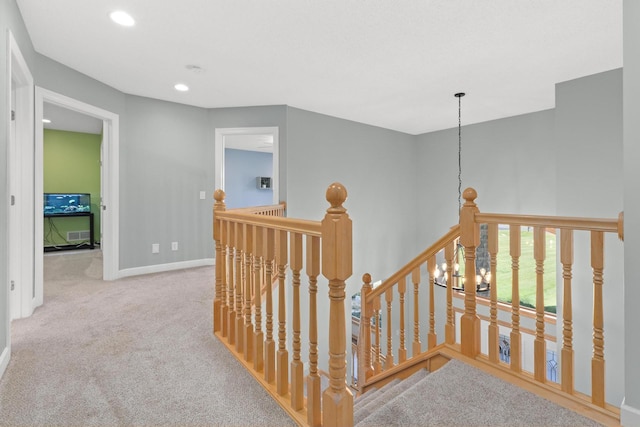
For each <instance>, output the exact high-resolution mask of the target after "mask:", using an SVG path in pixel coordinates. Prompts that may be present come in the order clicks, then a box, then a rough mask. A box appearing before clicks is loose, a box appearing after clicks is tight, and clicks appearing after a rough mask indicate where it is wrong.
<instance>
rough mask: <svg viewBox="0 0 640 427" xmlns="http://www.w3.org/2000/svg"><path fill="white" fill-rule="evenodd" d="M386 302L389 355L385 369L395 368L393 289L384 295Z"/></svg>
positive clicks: (385, 362)
mask: <svg viewBox="0 0 640 427" xmlns="http://www.w3.org/2000/svg"><path fill="white" fill-rule="evenodd" d="M384 300H385V301H386V302H387V319H386V323H387V355H386V358H385V361H384V369H391V368H393V348H392V347H393V340H392V330H393V319H392V317H391V303H392V302H393V288H390V289H388V290H387V291H385V293H384Z"/></svg>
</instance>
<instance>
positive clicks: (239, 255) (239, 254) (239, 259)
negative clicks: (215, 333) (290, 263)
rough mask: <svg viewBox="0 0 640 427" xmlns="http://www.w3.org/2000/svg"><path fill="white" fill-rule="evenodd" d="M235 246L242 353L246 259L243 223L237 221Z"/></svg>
mask: <svg viewBox="0 0 640 427" xmlns="http://www.w3.org/2000/svg"><path fill="white" fill-rule="evenodd" d="M234 226H235V227H234V228H235V246H236V269H235V278H236V326H235V330H236V351H237V352H238V353H242V347H243V344H244V339H243V337H242V333H243V325H244V319H243V317H242V314H243V313H244V311H243V307H242V305H243V304H244V298H243V293H244V284H243V283H244V282H243V281H244V271H243V268H242V267H243V259H244V248H243V246H242V243H243V241H242V239H243V232H242V231H243V230H242V224H240V223H235V224H234Z"/></svg>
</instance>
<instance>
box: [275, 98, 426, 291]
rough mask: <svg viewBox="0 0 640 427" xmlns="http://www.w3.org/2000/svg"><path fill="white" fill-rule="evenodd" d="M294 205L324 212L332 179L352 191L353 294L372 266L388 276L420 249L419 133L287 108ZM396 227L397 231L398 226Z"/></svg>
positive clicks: (299, 213)
mask: <svg viewBox="0 0 640 427" xmlns="http://www.w3.org/2000/svg"><path fill="white" fill-rule="evenodd" d="M287 111H288V114H287V140H288V149H287V156H286V164H287V212H288V216H291V217H295V218H309V219H315V220H320V219H322V218H323V217H324V214H325V212H326V210H327V208H328V207H329V205H328V203H327V201H326V199H325V193H326V190H327V187H328V186H329V185H330V184H331V183H333V182H336V181H337V182H340V183H342V184H343V185H344V186H345V187H346V189H347V191H348V199H347V201H346V203H345V207H346V208H347V212H348V214H349V216H350V217H351V219H352V220H353V222H354V223H353V256H354V257H353V276H352V278H351V279H350V280H349V288H348V293H349V295H351V294H353V293H355V292H357V291H359V290H360V287H361V286H362V283H361V278H362V275H363V274H364V273H367V272H368V273H370V274H371V275H372V276H373V278H374V280H379V279H383V278H384V277H386V276H388V275H390V274H391V273H392V272H394V271H395V270H396V269H398V268H399V267H401V266H402V265H404V264H405V263H406V262H407V260H409V259H411V258H412V257H413V256H415V254H416V237H415V232H414V231H415V228H416V215H415V212H416V208H417V205H416V197H415V194H416V191H418V190H419V188H418V185H417V183H416V182H415V179H414V176H415V174H414V170H415V167H416V161H415V155H414V153H415V144H414V140H415V138H414V137H413V136H411V135H408V134H404V133H400V132H395V131H391V130H387V129H383V128H378V127H374V126H368V125H364V124H361V123H356V122H352V121H348V120H343V119H338V118H335V117H330V116H326V115H322V114H317V113H312V112H309V111H304V110H300V109H297V108H291V107H290V108H288V109H287ZM392 232H393V233H394V234H391V233H392Z"/></svg>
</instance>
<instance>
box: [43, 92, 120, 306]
mask: <svg viewBox="0 0 640 427" xmlns="http://www.w3.org/2000/svg"><path fill="white" fill-rule="evenodd" d="M45 102H46V103H49V104H53V105H56V106H58V107H62V108H66V109H69V110H72V111H75V112H78V113H82V114H85V115H88V116H91V117H95V118H97V119H100V120H102V122H103V126H102V133H103V137H102V146H101V155H102V167H101V183H102V194H101V199H102V200H101V203H100V207H101V209H102V212H101V214H102V218H101V222H102V224H103V226H102V227H103V230H104V231H103V234H102V236H101V238H100V248H101V249H102V259H103V272H102V278H103V280H115V279H117V278H118V277H119V273H120V270H119V259H120V237H119V236H120V233H119V231H120V222H119V221H120V217H119V211H120V209H119V205H120V204H119V194H120V191H119V188H120V187H119V182H120V181H119V179H120V178H119V177H120V174H119V170H120V163H119V162H120V154H119V153H120V117H119V115H118V114H115V113H112V112H110V111H107V110H103V109H102V108H98V107H95V106H93V105H90V104H87V103H84V102H82V101H78V100H76V99H73V98H70V97H68V96H65V95H61V94H59V93H56V92H53V91H50V90H47V89H44V88H41V87H38V86H36V103H35V112H36V115H35V120H36V123H38V126H36V139H35V141H36V143H35V211H34V212H35V215H37V217H42V210H43V200H42V197H43V184H44V171H43V167H44V166H43V144H44V129H43V126H42V118H43V110H44V103H45ZM34 234H35V235H34V240H35V246H36V255H37V256H36V263H35V289H36V298H37V301H38V302H39V304H42V301H43V281H44V279H43V266H42V264H43V253H44V244H43V241H42V235H43V221H35V233H34Z"/></svg>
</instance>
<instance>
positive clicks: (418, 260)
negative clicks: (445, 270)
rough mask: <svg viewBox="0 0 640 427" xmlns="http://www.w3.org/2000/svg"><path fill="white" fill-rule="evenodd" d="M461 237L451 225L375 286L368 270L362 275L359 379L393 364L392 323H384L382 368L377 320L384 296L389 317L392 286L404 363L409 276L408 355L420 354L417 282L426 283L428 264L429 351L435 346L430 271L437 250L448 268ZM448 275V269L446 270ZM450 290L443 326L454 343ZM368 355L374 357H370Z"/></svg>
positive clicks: (433, 268) (435, 337)
mask: <svg viewBox="0 0 640 427" xmlns="http://www.w3.org/2000/svg"><path fill="white" fill-rule="evenodd" d="M459 237H460V227H459V226H458V225H456V226H454V227H452V228H451V230H449V232H448V233H447V234H445V235H444V236H443V237H441V238H440V239H439V240H438V241H437V242H435V243H434V244H433V245H431V246H430V247H429V248H427V249H426V250H424V251H423V252H422V253H421V254H419V255H418V256H417V257H415V258H414V259H413V260H411V261H410V262H409V263H408V264H407V265H405V266H404V267H402V268H401V269H400V270H398V271H397V272H396V273H394V274H393V275H392V276H391V277H389V278H388V279H386V280H384V281H383V282H382V283H381V284H380V285H379V286H377V287H376V288H375V289H373V288H372V286H371V275H369V274H368V273H367V274H365V275H364V276H363V281H364V285H363V287H362V291H361V294H360V299H361V301H362V302H361V304H362V309H361V316H362V321H361V322H360V340H359V342H362V343H363V345H358V360H360V363H359V365H358V370H359V372H358V378H359V381H362V380H360V379H363V380H364V383H365V384H366V381H367V380H368V379H369V378H371V377H373V376H374V375H376V374H379V373H381V372H382V371H384V370H387V369H390V368H391V367H393V353H392V340H391V335H392V334H391V327H392V325H391V322H385V324H386V325H387V339H386V342H387V353H386V355H385V364H384V367H383V365H382V363H381V359H382V357H381V356H382V348H381V344H380V343H381V334H382V329H381V326H380V323H381V322H380V319H381V318H382V315H381V314H382V313H381V307H382V301H381V300H382V297H383V295H384V298H385V302H386V303H387V305H386V309H387V317H386V319H389V318H391V317H390V314H391V311H390V310H391V301H392V299H393V290H394V288H397V289H398V293H399V294H400V295H401V296H400V299H401V301H402V303H401V305H400V306H401V311H402V313H401V316H400V318H401V319H402V320H401V324H400V336H401V337H402V342H401V343H400V351H399V357H398V361H399V362H404V361H405V360H406V359H407V357H406V356H407V354H406V349H405V343H404V337H405V335H406V332H405V330H404V329H405V327H404V298H405V293H406V280H407V277H410V279H411V283H412V285H413V334H412V340H413V341H412V342H411V350H412V351H411V355H412V357H416V356H418V355H420V354H421V353H422V352H423V350H422V343H421V341H420V326H421V323H420V308H421V307H420V304H419V292H420V284H421V283H425V281H424V280H422V272H421V266H423V265H425V264H426V265H427V272H428V273H427V278H426V283H427V286H428V292H429V311H428V315H429V329H428V335H427V337H428V338H427V350H430V349H432V348H434V347H435V346H436V343H437V336H436V331H435V317H434V316H435V307H434V300H435V298H434V277H433V271H434V270H435V267H436V265H435V259H436V258H435V257H436V254H438V253H439V252H442V251H444V252H445V258H446V259H447V265H448V266H449V269H451V265H452V262H451V260H452V259H453V253H454V248H455V246H456V244H457V240H458V238H459ZM449 275H451V271H449ZM452 299H453V298H452V290H451V288H450V287H449V288H448V289H447V328H446V332H445V335H446V342H447V343H449V344H453V343H454V342H455V327H454V325H453V319H454V315H453V303H452ZM372 319H373V324H374V330H373V331H372V330H371V328H372V325H371V323H372V322H371V320H372ZM372 336H373V341H374V342H373V343H371V337H372ZM371 354H373V355H374V356H373V357H374V359H373V360H371Z"/></svg>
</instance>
